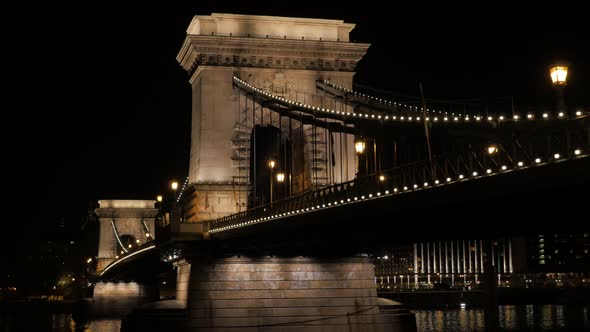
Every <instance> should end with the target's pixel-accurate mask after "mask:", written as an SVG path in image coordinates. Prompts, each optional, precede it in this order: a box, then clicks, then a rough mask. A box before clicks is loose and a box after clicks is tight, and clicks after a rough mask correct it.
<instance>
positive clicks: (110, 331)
mask: <svg viewBox="0 0 590 332" xmlns="http://www.w3.org/2000/svg"><path fill="white" fill-rule="evenodd" d="M0 320H1V321H0V331H1V332H25V331H26V332H30V331H35V332H37V331H38V332H119V331H120V330H121V319H120V318H97V319H91V320H88V321H79V322H76V321H75V320H74V319H73V318H72V314H68V313H59V314H38V315H35V314H31V313H29V314H28V315H26V317H25V316H24V315H21V314H11V315H6V316H3V317H2V318H0Z"/></svg>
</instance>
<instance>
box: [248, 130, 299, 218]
mask: <svg viewBox="0 0 590 332" xmlns="http://www.w3.org/2000/svg"><path fill="white" fill-rule="evenodd" d="M271 160H272V161H274V168H271V167H270V166H269V161H271ZM301 162H302V161H301ZM293 163H294V160H293V143H292V140H291V139H290V138H289V136H288V135H287V134H286V133H285V132H283V131H282V130H281V129H280V128H277V127H275V126H272V125H256V126H254V128H253V129H252V132H251V134H250V174H249V179H250V183H252V184H253V187H252V190H251V192H250V195H249V198H248V206H249V207H254V206H260V205H264V204H268V203H270V202H271V192H272V201H277V200H280V199H283V198H286V197H289V196H290V195H291V193H292V192H293V187H294V186H297V187H298V185H297V184H294V183H293V182H294V181H297V179H295V174H294V172H293V171H294V169H295V168H296V167H295V165H294V164H293ZM300 168H302V167H300ZM279 173H282V174H284V178H283V179H282V181H279V180H278V179H277V174H279ZM271 186H272V190H271Z"/></svg>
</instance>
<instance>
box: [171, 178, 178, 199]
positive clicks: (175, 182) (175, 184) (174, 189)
mask: <svg viewBox="0 0 590 332" xmlns="http://www.w3.org/2000/svg"><path fill="white" fill-rule="evenodd" d="M170 188H172V191H174V202H176V190H178V181H172V182H170Z"/></svg>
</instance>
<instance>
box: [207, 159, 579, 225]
mask: <svg viewBox="0 0 590 332" xmlns="http://www.w3.org/2000/svg"><path fill="white" fill-rule="evenodd" d="M588 156H589V155H588V152H587V151H585V152H583V151H582V150H581V149H575V150H574V151H573V158H580V157H588ZM565 160H567V158H565V157H564V156H562V155H561V154H559V153H555V154H554V155H553V158H552V159H551V160H542V159H541V158H535V159H534V161H533V162H532V163H531V164H525V162H524V161H519V162H517V163H516V166H515V167H514V168H510V167H508V166H507V165H502V166H500V167H499V168H498V169H497V170H494V169H492V168H488V169H486V171H485V173H478V172H475V171H474V172H472V173H471V174H460V175H459V176H458V177H457V178H450V177H447V178H442V179H440V180H434V182H433V183H428V182H424V183H415V184H413V185H411V186H403V187H393V188H391V190H385V191H383V192H381V191H377V192H367V193H364V194H360V195H356V196H350V197H348V198H346V199H340V200H335V201H334V202H329V203H325V204H321V205H310V206H308V207H306V208H301V209H296V210H291V211H287V212H283V213H277V214H272V215H270V216H266V217H259V218H253V219H250V220H247V221H244V222H240V223H238V224H235V225H228V226H223V227H217V228H212V229H211V230H209V233H218V232H223V231H229V230H232V229H237V228H242V227H246V226H250V225H252V224H259V223H263V222H268V221H272V220H276V219H282V218H286V217H291V216H294V215H299V214H304V213H308V212H313V211H318V210H324V209H330V208H334V207H337V206H341V205H348V204H354V203H359V202H363V201H369V200H374V199H380V198H383V197H389V196H393V195H400V194H404V193H411V192H416V191H419V190H424V189H430V188H432V187H439V186H443V185H449V184H456V183H459V182H464V181H470V180H476V179H481V178H484V177H488V176H493V175H498V174H504V173H508V172H512V171H518V170H524V169H527V168H530V167H535V166H542V165H547V164H550V163H555V162H562V161H565ZM385 180H386V176H385V175H380V176H379V181H381V182H384V181H385Z"/></svg>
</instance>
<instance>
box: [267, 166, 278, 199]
mask: <svg viewBox="0 0 590 332" xmlns="http://www.w3.org/2000/svg"><path fill="white" fill-rule="evenodd" d="M276 164H277V163H276V162H275V161H274V160H269V162H268V167H269V168H270V204H272V182H273V170H274V168H275V166H276Z"/></svg>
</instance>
